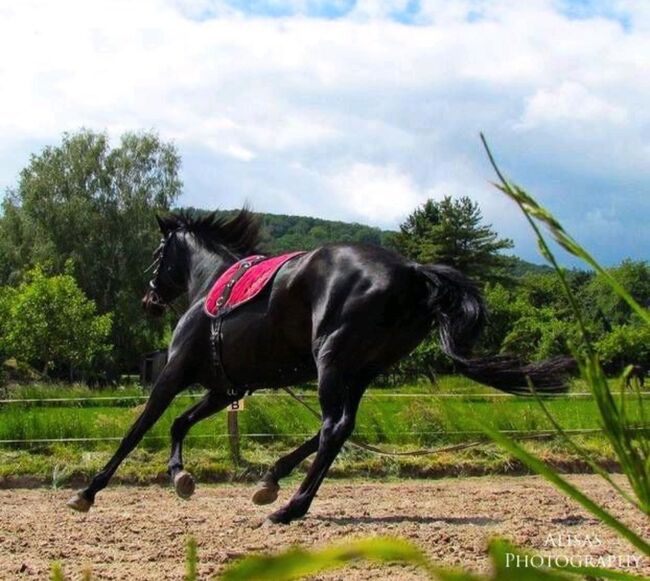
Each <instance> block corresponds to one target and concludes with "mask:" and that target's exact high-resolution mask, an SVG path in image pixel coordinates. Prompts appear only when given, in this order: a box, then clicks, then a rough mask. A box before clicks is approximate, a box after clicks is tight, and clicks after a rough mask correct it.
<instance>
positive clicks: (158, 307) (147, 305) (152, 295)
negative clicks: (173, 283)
mask: <svg viewBox="0 0 650 581" xmlns="http://www.w3.org/2000/svg"><path fill="white" fill-rule="evenodd" d="M166 306H167V305H166V304H165V303H164V302H163V300H162V299H161V298H160V296H159V295H158V293H157V292H156V291H155V290H153V289H150V290H148V291H147V292H146V293H145V295H144V297H142V308H143V309H144V311H145V313H147V315H149V316H150V317H161V316H162V315H163V313H164V312H165V307H166Z"/></svg>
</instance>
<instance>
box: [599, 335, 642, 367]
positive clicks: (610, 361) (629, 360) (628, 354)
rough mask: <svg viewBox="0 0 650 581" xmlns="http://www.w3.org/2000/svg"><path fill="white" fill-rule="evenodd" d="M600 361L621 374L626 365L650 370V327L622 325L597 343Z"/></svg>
mask: <svg viewBox="0 0 650 581" xmlns="http://www.w3.org/2000/svg"><path fill="white" fill-rule="evenodd" d="M596 350H597V351H598V356H599V357H600V360H601V362H602V364H603V366H605V368H607V369H608V370H610V371H616V372H620V371H622V369H623V368H624V367H625V366H626V365H630V364H636V365H642V366H643V367H645V368H646V369H650V327H648V326H647V325H643V324H639V325H620V326H617V327H614V328H613V329H612V330H611V331H610V332H609V333H607V334H606V335H604V336H603V337H601V338H600V340H599V341H598V343H596Z"/></svg>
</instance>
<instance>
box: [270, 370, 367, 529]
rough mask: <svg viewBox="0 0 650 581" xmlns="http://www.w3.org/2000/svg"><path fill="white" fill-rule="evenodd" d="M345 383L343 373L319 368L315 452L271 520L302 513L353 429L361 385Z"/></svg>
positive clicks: (279, 519)
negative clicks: (320, 416)
mask: <svg viewBox="0 0 650 581" xmlns="http://www.w3.org/2000/svg"><path fill="white" fill-rule="evenodd" d="M354 387H355V386H352V385H350V384H346V382H345V381H344V380H343V376H342V375H341V374H340V373H339V372H337V371H335V370H330V369H319V380H318V395H319V398H320V403H321V409H322V411H323V423H322V424H321V430H320V438H319V441H318V452H317V453H316V458H315V459H314V462H313V463H312V465H311V467H310V468H309V472H308V473H307V476H306V477H305V479H304V480H303V482H302V484H301V485H300V488H299V489H298V491H297V492H296V493H295V494H294V495H293V497H292V498H291V500H290V501H289V502H288V504H287V505H286V506H283V507H282V508H281V509H280V510H278V511H276V512H274V513H273V514H271V515H269V520H270V521H271V522H275V523H285V524H286V523H289V522H291V521H292V520H294V519H296V518H300V517H301V516H303V515H304V514H305V513H306V512H307V510H309V506H310V505H311V503H312V501H313V500H314V497H315V496H316V492H317V491H318V488H319V487H320V485H321V483H322V482H323V479H324V478H325V475H326V474H327V471H328V470H329V467H330V466H331V464H332V462H333V461H334V459H335V458H336V456H337V455H338V453H339V452H340V451H341V448H342V447H343V444H344V443H345V441H346V440H347V439H348V437H349V436H350V434H351V433H352V431H353V430H354V422H355V419H356V415H357V409H358V408H359V401H360V399H361V396H362V395H363V388H362V387H361V388H359V389H355V388H354Z"/></svg>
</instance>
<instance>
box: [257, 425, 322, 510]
mask: <svg viewBox="0 0 650 581" xmlns="http://www.w3.org/2000/svg"><path fill="white" fill-rule="evenodd" d="M319 440H320V431H319V432H318V433H317V434H316V435H315V436H313V437H312V438H310V439H309V440H307V441H306V442H305V443H304V444H302V445H300V446H299V447H298V448H296V449H295V450H294V451H293V452H290V453H289V454H287V455H286V456H282V458H280V459H279V460H278V461H277V462H276V463H275V464H274V465H273V466H272V467H271V468H269V469H268V470H267V472H266V474H264V476H263V477H262V480H261V482H260V484H259V486H258V488H257V490H256V491H255V492H254V493H253V502H254V503H255V504H271V503H272V502H275V500H276V499H277V498H278V491H279V490H280V485H279V482H280V480H281V479H282V478H284V477H285V476H288V475H289V474H291V471H292V470H293V469H294V468H295V467H296V466H298V464H300V463H301V462H302V461H303V460H304V459H305V458H307V457H308V456H311V454H313V453H314V452H316V451H317V450H318V442H319Z"/></svg>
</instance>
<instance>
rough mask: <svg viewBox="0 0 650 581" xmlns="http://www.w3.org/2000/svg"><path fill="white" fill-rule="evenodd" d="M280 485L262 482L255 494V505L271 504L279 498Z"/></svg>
mask: <svg viewBox="0 0 650 581" xmlns="http://www.w3.org/2000/svg"><path fill="white" fill-rule="evenodd" d="M279 490H280V485H279V484H277V483H276V482H265V481H263V482H260V483H259V485H258V488H257V490H256V491H255V492H254V493H253V502H254V503H255V504H259V505H262V504H271V503H272V502H275V501H276V499H277V498H278V491H279Z"/></svg>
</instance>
